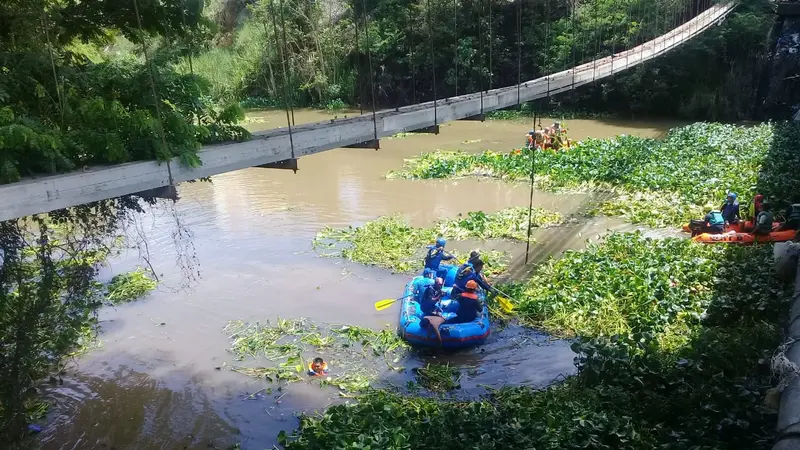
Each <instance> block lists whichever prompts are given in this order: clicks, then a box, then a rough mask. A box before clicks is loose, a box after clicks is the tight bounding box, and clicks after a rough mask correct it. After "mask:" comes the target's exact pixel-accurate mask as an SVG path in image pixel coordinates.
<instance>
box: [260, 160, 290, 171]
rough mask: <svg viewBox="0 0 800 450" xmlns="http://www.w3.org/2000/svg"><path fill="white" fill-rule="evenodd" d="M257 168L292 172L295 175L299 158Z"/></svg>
mask: <svg viewBox="0 0 800 450" xmlns="http://www.w3.org/2000/svg"><path fill="white" fill-rule="evenodd" d="M256 167H260V168H262V169H283V170H292V171H294V173H297V170H298V168H297V158H291V159H284V160H283V161H275V162H272V163H267V164H261V165H258V166H256Z"/></svg>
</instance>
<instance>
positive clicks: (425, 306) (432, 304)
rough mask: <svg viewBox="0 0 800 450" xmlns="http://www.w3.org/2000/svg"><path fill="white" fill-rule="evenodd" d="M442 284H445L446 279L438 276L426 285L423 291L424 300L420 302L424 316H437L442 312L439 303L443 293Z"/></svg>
mask: <svg viewBox="0 0 800 450" xmlns="http://www.w3.org/2000/svg"><path fill="white" fill-rule="evenodd" d="M442 286H444V280H442V279H441V278H438V277H437V278H436V280H435V281H434V282H433V284H431V285H428V286H426V287H425V290H424V291H423V292H422V301H420V303H419V305H420V308H421V309H422V315H423V316H436V315H439V314H441V313H440V311H439V308H438V303H439V301H440V300H441V299H442V295H443V293H442Z"/></svg>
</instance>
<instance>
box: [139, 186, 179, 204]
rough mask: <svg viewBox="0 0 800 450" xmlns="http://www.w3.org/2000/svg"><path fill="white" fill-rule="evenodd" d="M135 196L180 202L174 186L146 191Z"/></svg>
mask: <svg viewBox="0 0 800 450" xmlns="http://www.w3.org/2000/svg"><path fill="white" fill-rule="evenodd" d="M133 195H135V196H137V197H142V198H144V199H151V198H163V199H167V200H172V201H174V202H177V201H178V189H177V188H176V187H175V186H174V185H169V186H161V187H157V188H153V189H148V190H146V191H141V192H137V193H135V194H133Z"/></svg>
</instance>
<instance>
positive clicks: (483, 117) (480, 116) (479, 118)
mask: <svg viewBox="0 0 800 450" xmlns="http://www.w3.org/2000/svg"><path fill="white" fill-rule="evenodd" d="M461 120H472V121H476V122H477V121H480V122H484V121H486V114H484V113H480V114H475V115H474V116H469V117H464V118H463V119H461Z"/></svg>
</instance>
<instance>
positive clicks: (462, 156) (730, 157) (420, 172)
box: [388, 123, 792, 226]
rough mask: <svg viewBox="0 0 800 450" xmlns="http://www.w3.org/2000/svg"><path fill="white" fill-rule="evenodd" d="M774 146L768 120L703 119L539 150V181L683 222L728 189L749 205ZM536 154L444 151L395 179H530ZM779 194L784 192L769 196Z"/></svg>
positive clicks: (627, 210)
mask: <svg viewBox="0 0 800 450" xmlns="http://www.w3.org/2000/svg"><path fill="white" fill-rule="evenodd" d="M771 144H773V126H772V125H769V124H762V125H758V126H754V127H744V126H733V125H723V124H709V123H696V124H693V125H689V126H686V127H681V128H675V129H673V130H671V131H670V132H669V133H668V135H667V137H666V138H665V139H664V140H655V139H645V138H640V137H636V136H618V137H615V138H611V139H586V140H584V141H581V142H579V143H577V144H576V145H575V146H574V147H572V148H570V149H569V150H568V151H563V152H558V153H554V152H536V154H535V158H536V159H535V172H536V176H537V180H536V184H537V186H538V187H539V188H541V189H546V190H554V191H563V190H590V189H604V190H610V191H613V192H615V193H616V194H617V197H616V198H615V199H612V200H610V201H607V202H604V203H603V204H601V205H600V206H599V207H598V209H597V212H599V213H603V214H607V215H617V216H622V217H625V218H626V219H627V220H629V221H631V222H633V223H642V224H646V225H650V226H676V225H681V224H682V223H686V222H687V221H688V220H689V219H691V218H697V217H698V216H700V215H702V207H703V205H704V204H706V203H708V202H712V203H713V204H715V205H717V204H720V203H721V202H722V201H723V200H724V198H725V193H726V191H727V190H728V189H730V190H731V191H734V192H737V193H739V194H740V199H741V203H742V205H743V206H744V205H745V204H746V202H747V201H749V200H750V198H752V196H753V194H754V189H755V186H756V179H757V177H758V175H759V171H760V168H761V165H762V162H763V161H764V158H765V156H766V155H767V153H768V152H769V151H770V150H771V147H770V146H771ZM787 153H789V152H787ZM531 158H532V155H531V153H530V152H511V153H497V152H492V151H485V152H483V153H481V154H469V153H465V152H457V151H456V152H454V151H438V152H432V153H425V154H422V155H421V156H420V157H418V158H416V159H412V160H408V161H406V163H405V165H404V167H403V168H402V169H401V170H399V171H396V172H390V173H389V175H388V176H389V177H394V178H409V179H426V178H450V177H465V176H490V177H497V178H502V179H507V180H512V181H527V180H528V179H529V178H530V170H531V165H532V162H533V161H531ZM783 175H792V174H783ZM779 192H784V190H783V189H774V190H773V192H762V193H763V194H765V195H768V194H777V193H779ZM773 200H783V199H782V198H780V199H779V198H774V199H773Z"/></svg>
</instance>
